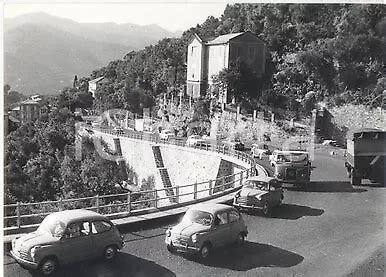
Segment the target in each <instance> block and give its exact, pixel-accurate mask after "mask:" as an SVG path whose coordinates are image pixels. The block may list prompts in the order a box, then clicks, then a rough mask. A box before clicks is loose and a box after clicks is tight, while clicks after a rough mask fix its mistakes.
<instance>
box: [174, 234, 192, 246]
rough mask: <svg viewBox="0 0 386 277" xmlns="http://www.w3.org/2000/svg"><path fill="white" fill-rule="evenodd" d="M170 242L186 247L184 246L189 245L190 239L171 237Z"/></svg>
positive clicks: (179, 236) (178, 236)
mask: <svg viewBox="0 0 386 277" xmlns="http://www.w3.org/2000/svg"><path fill="white" fill-rule="evenodd" d="M172 242H173V244H181V245H186V244H189V243H190V242H191V240H190V237H187V236H181V235H174V236H173V235H172Z"/></svg>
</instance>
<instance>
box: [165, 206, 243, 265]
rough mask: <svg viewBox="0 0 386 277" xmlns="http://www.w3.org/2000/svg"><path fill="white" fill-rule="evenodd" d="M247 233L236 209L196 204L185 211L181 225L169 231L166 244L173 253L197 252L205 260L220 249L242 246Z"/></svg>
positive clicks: (167, 231)
mask: <svg viewBox="0 0 386 277" xmlns="http://www.w3.org/2000/svg"><path fill="white" fill-rule="evenodd" d="M247 234H248V230H247V226H246V225H245V223H244V220H243V218H242V216H241V214H240V213H239V212H238V211H237V210H236V209H235V208H234V207H232V206H228V205H224V204H197V205H194V206H192V207H190V208H189V209H188V210H187V211H186V213H185V215H184V217H183V219H182V221H181V222H180V223H179V224H177V225H176V226H174V227H171V228H169V229H168V230H166V238H165V243H166V247H167V249H168V250H169V251H170V252H175V251H179V252H184V253H194V254H198V255H199V257H200V258H202V259H206V258H208V257H209V255H210V254H211V253H212V250H213V249H215V248H217V247H219V246H224V245H228V244H230V243H234V242H236V243H239V244H242V243H243V242H244V240H245V238H246V236H247Z"/></svg>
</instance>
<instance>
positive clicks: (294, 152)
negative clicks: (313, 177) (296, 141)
mask: <svg viewBox="0 0 386 277" xmlns="http://www.w3.org/2000/svg"><path fill="white" fill-rule="evenodd" d="M275 152H276V153H277V154H308V152H307V151H300V150H275Z"/></svg>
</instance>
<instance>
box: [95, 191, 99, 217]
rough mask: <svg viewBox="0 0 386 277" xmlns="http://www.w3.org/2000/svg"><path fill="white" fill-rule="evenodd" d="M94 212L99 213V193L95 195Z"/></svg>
mask: <svg viewBox="0 0 386 277" xmlns="http://www.w3.org/2000/svg"><path fill="white" fill-rule="evenodd" d="M95 206H96V212H97V213H99V194H97V195H95Z"/></svg>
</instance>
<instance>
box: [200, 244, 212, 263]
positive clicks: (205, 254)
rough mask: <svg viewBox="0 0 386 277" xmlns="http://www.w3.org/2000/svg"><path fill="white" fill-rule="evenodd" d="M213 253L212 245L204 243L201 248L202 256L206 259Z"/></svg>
mask: <svg viewBox="0 0 386 277" xmlns="http://www.w3.org/2000/svg"><path fill="white" fill-rule="evenodd" d="M210 253H211V246H210V244H209V243H204V245H203V246H202V247H201V249H200V258H201V259H203V260H205V259H207V258H208V257H209V255H210Z"/></svg>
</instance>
